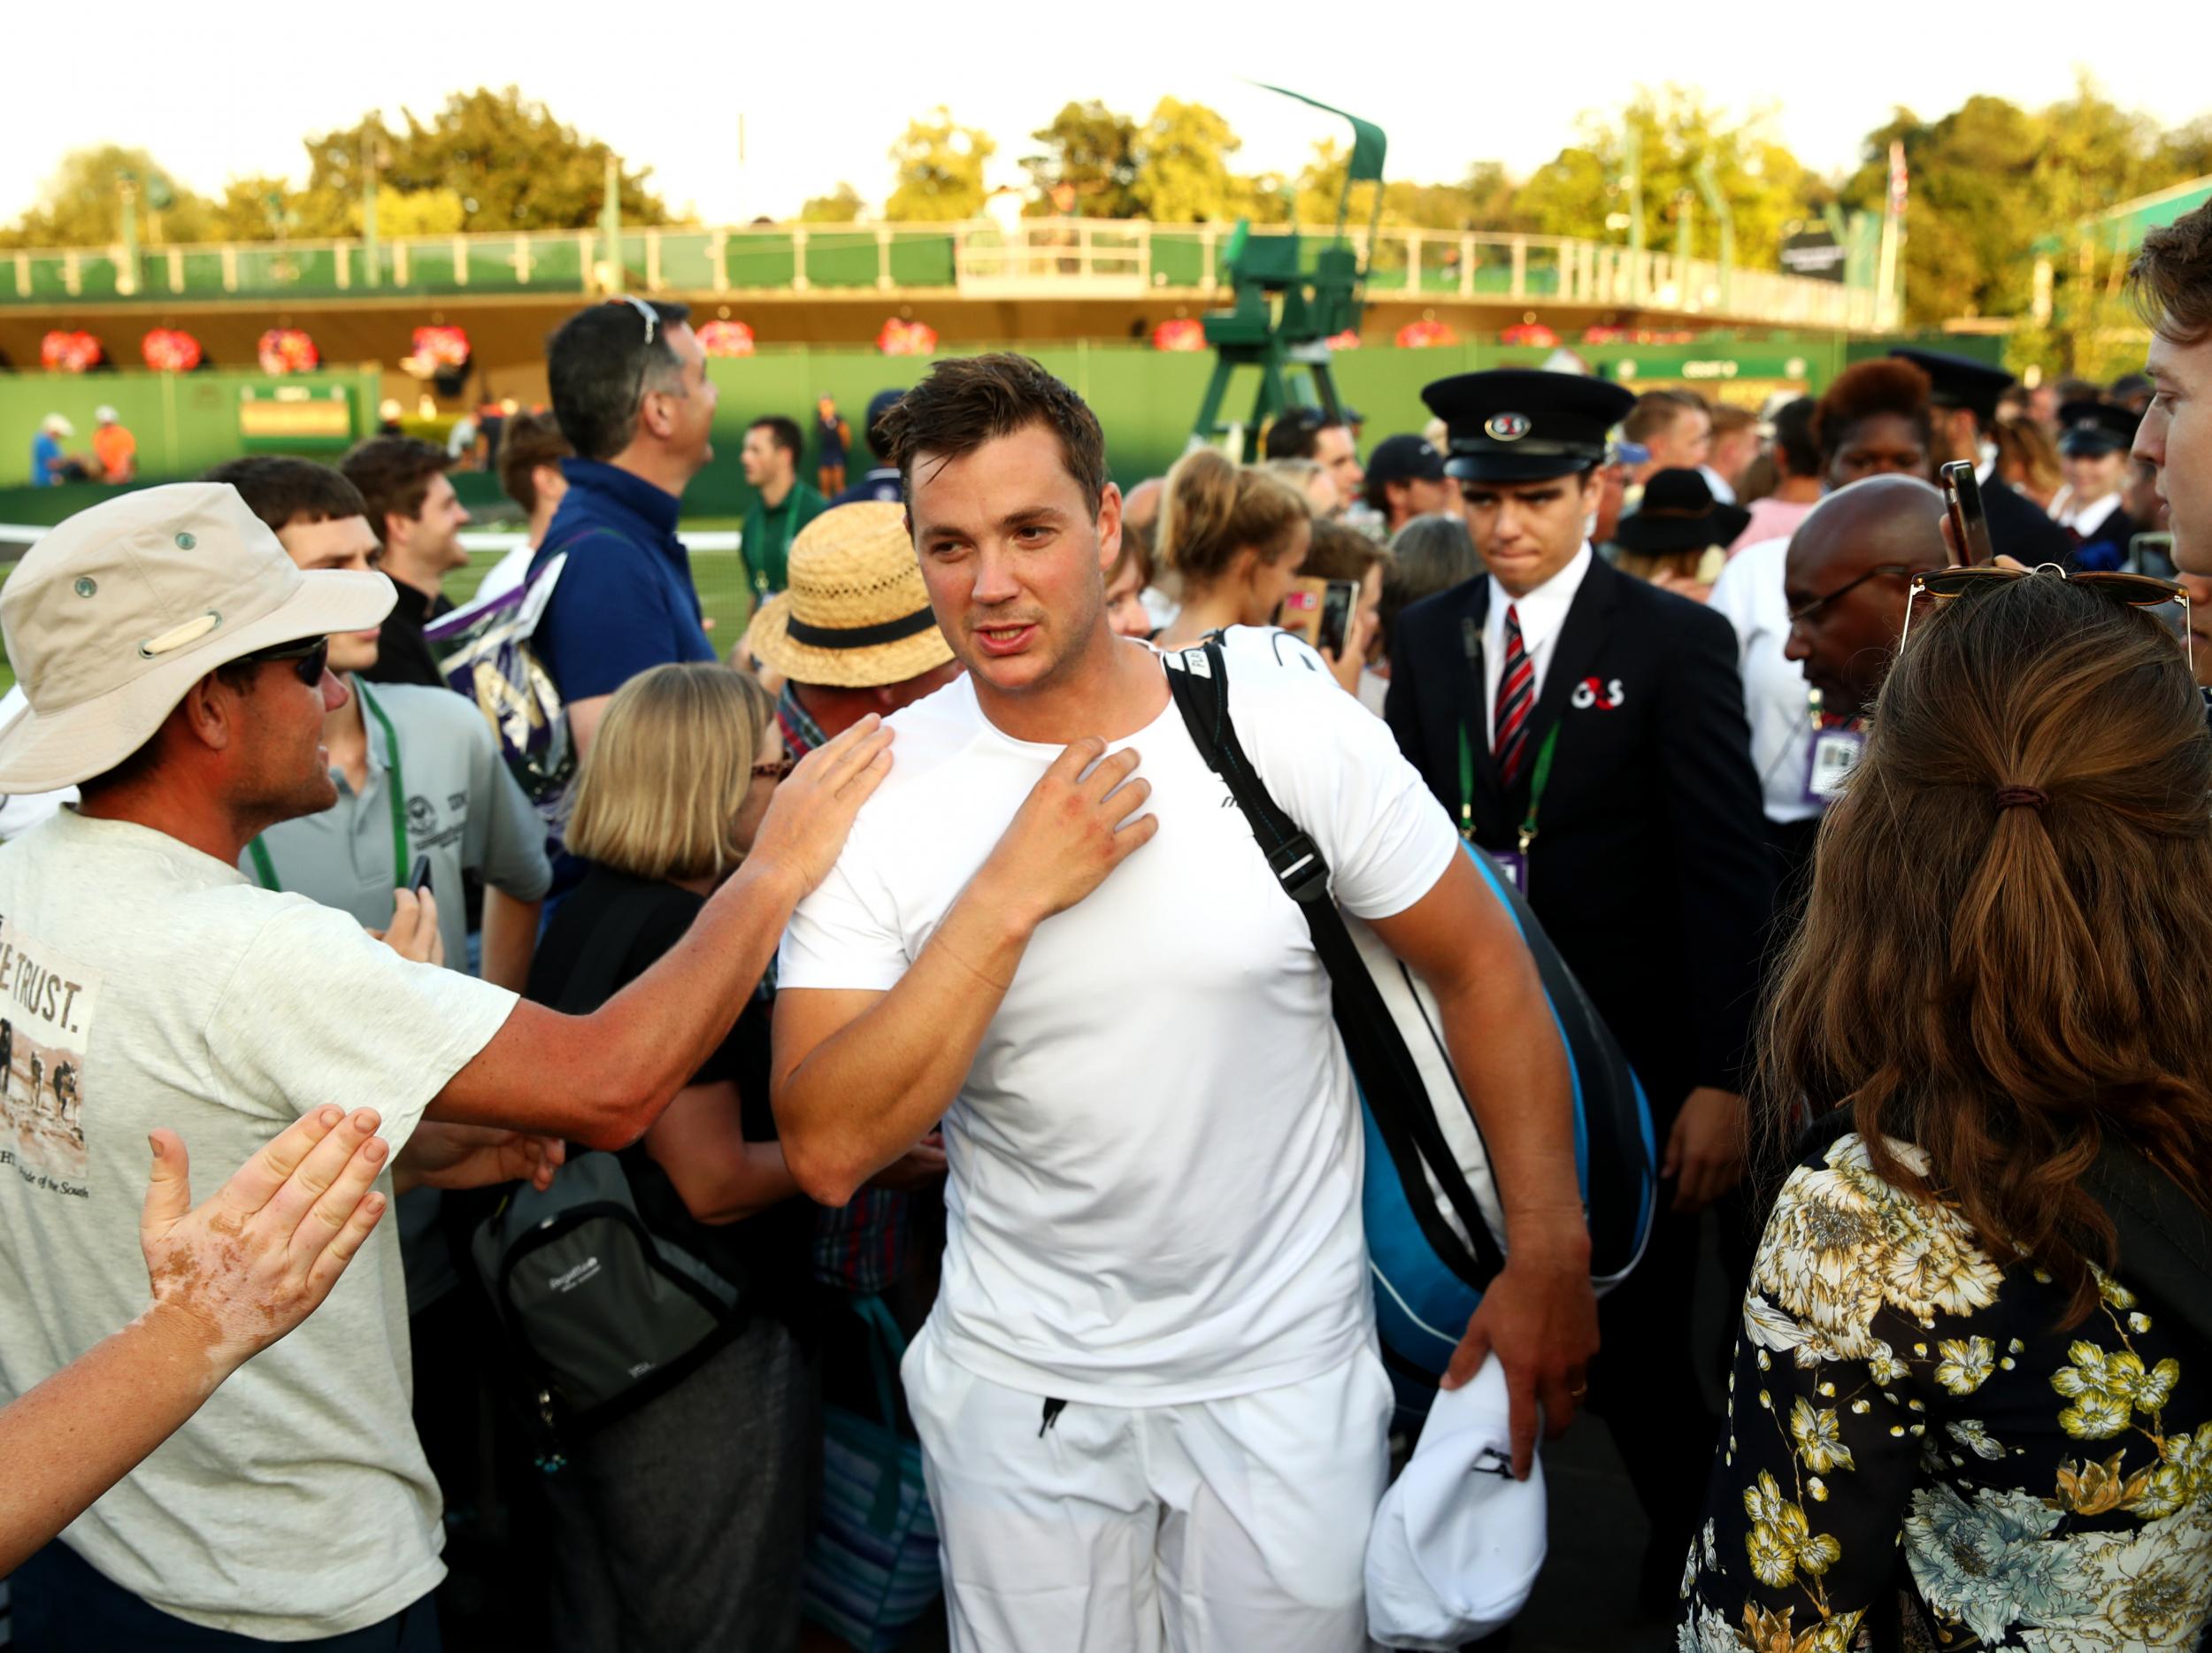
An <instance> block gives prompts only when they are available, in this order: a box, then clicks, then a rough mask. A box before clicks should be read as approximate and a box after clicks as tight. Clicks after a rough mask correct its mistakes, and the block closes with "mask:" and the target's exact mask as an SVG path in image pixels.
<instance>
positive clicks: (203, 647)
mask: <svg viewBox="0 0 2212 1653" xmlns="http://www.w3.org/2000/svg"><path fill="white" fill-rule="evenodd" d="M392 598H393V591H392V582H391V581H390V580H388V579H386V578H385V577H384V576H383V575H382V574H376V573H360V572H357V571H354V570H347V569H331V570H326V571H324V572H321V573H302V572H301V570H300V568H299V566H298V565H297V564H296V563H294V562H293V561H292V559H291V557H288V555H286V553H285V550H284V547H283V546H281V545H280V544H279V543H278V542H277V537H276V535H275V534H272V533H270V532H269V530H268V529H267V528H266V527H264V526H263V525H262V522H261V519H259V518H258V517H257V516H255V515H254V514H253V512H252V511H249V510H247V509H246V502H245V501H244V500H243V499H241V498H240V497H239V496H238V490H237V489H236V488H233V487H231V486H230V484H229V483H227V482H173V483H171V484H170V485H169V486H167V487H165V488H144V489H142V490H141V491H140V492H138V493H135V494H125V495H123V496H120V497H119V498H116V499H111V500H108V501H106V502H105V503H104V504H97V505H94V506H91V507H90V508H88V509H87V510H84V511H79V512H78V513H77V514H76V515H75V516H73V517H72V518H70V519H68V520H67V521H65V522H64V523H63V524H62V525H61V526H60V527H58V528H55V529H54V530H52V531H51V532H50V533H49V534H46V535H45V536H44V537H43V538H42V539H41V540H40V541H39V542H37V543H36V544H35V545H34V546H32V547H31V549H30V550H28V551H27V552H26V553H25V554H24V557H23V560H22V561H21V562H19V563H18V564H17V565H16V569H15V572H14V573H12V574H11V575H9V576H8V583H7V585H6V587H5V588H4V589H0V634H4V635H5V638H6V642H7V650H8V659H9V661H10V662H11V663H12V665H14V666H15V669H16V671H17V673H19V676H20V678H21V680H22V687H23V692H24V696H25V697H26V699H27V701H28V704H27V706H26V707H25V708H24V710H23V711H21V712H19V714H17V715H16V716H15V717H14V718H12V719H9V720H8V721H7V722H6V723H5V724H0V792H46V791H50V790H52V789H54V788H58V787H65V786H72V785H74V784H75V783H76V782H78V781H80V780H86V779H87V778H88V777H90V776H93V775H99V774H105V773H107V772H108V771H109V770H111V769H112V768H114V767H115V766H116V765H118V764H119V763H121V762H122V761H123V760H124V759H125V758H126V757H129V756H130V755H131V754H132V753H133V752H134V751H136V750H138V749H139V748H140V747H142V746H143V745H144V744H145V743H146V742H148V741H149V740H150V739H151V738H152V737H153V734H154V732H155V731H156V730H157V729H158V728H160V727H161V726H162V723H163V722H164V720H165V719H167V718H168V716H169V714H170V712H172V711H174V710H175V709H176V707H177V705H178V703H180V702H181V701H182V700H183V699H184V697H185V696H186V695H188V694H189V693H190V692H191V689H192V686H193V685H194V684H195V683H196V682H198V681H199V680H201V679H202V678H203V677H205V676H206V675H207V674H208V673H210V672H212V671H213V670H214V669H215V668H216V667H217V666H219V665H227V663H228V662H230V661H233V660H235V659H238V658H239V657H242V656H243V655H249V654H253V653H256V652H257V651H259V650H264V649H273V648H276V647H278V646H279V645H280V644H284V643H293V642H305V641H306V640H307V639H309V638H311V637H322V636H327V635H328V634H330V633H332V632H345V631H366V630H367V629H368V628H369V627H372V626H374V625H376V624H377V623H378V622H379V621H380V620H381V619H383V618H384V616H385V615H386V614H388V613H389V612H390V611H391V607H392Z"/></svg>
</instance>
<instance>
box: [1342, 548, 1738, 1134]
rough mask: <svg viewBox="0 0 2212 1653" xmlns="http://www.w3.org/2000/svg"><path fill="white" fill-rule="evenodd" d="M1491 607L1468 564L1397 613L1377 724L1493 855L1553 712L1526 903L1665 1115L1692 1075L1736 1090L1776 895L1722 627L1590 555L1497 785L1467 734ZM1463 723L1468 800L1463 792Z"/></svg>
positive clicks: (1730, 637)
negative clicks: (1524, 732) (1384, 725)
mask: <svg viewBox="0 0 2212 1653" xmlns="http://www.w3.org/2000/svg"><path fill="white" fill-rule="evenodd" d="M1489 603H1490V581H1489V578H1488V576H1487V575H1483V576H1479V577H1478V578H1476V579H1474V580H1469V581H1468V582H1467V583H1466V584H1464V585H1462V586H1455V587H1454V588H1452V589H1451V590H1449V591H1445V592H1441V593H1440V594H1439V595H1437V596H1433V597H1429V598H1427V599H1425V600H1424V601H1422V602H1419V603H1417V604H1413V606H1411V607H1410V608H1409V609H1407V610H1406V611H1404V613H1402V615H1400V616H1399V618H1398V623H1397V627H1396V631H1395V635H1394V640H1393V645H1392V649H1391V663H1390V696H1389V701H1388V709H1387V712H1386V715H1387V717H1388V719H1389V722H1390V727H1391V731H1392V733H1393V734H1395V735H1396V736H1397V739H1398V745H1399V749H1400V750H1402V751H1403V752H1404V753H1405V755H1406V757H1407V758H1408V759H1409V761H1410V762H1411V763H1412V764H1413V765H1414V766H1415V767H1416V768H1417V769H1418V770H1420V772H1421V773H1422V774H1423V775H1424V776H1425V778H1426V779H1427V780H1428V783H1429V788H1430V789H1431V790H1432V791H1433V792H1434V793H1435V794H1436V796H1437V797H1438V798H1439V799H1440V800H1441V801H1442V803H1443V804H1444V806H1445V808H1446V809H1448V811H1451V815H1452V819H1454V820H1455V821H1457V820H1460V819H1462V811H1463V807H1465V808H1468V809H1470V810H1471V815H1472V822H1473V827H1474V834H1473V835H1474V838H1475V842H1477V843H1479V844H1480V845H1481V846H1482V847H1483V848H1485V849H1486V850H1510V849H1512V848H1513V847H1514V843H1515V840H1516V836H1517V830H1518V827H1519V826H1520V824H1521V820H1522V818H1523V816H1524V814H1525V811H1526V810H1527V807H1528V791H1529V783H1530V779H1531V777H1532V773H1533V771H1534V769H1535V767H1536V763H1535V756H1534V755H1535V753H1536V752H1537V750H1538V749H1539V747H1540V744H1541V742H1543V740H1544V738H1545V734H1546V732H1547V731H1548V730H1549V729H1550V728H1551V727H1553V726H1554V725H1555V724H1556V725H1557V726H1558V727H1559V744H1558V747H1557V749H1556V750H1555V754H1554V757H1553V764H1552V770H1551V774H1550V778H1549V780H1548V784H1547V786H1546V788H1545V792H1544V796H1543V799H1542V803H1541V807H1540V819H1539V820H1538V823H1537V826H1538V831H1537V834H1536V837H1535V840H1534V842H1533V843H1532V846H1531V850H1530V862H1531V865H1530V868H1529V901H1530V904H1531V905H1532V906H1533V907H1534V908H1535V910H1536V915H1537V917H1538V918H1539V919H1541V920H1542V922H1543V925H1544V928H1545V929H1546V930H1547V931H1548V932H1549V934H1550V935H1551V938H1552V941H1553V942H1555V944H1556V945H1557V947H1558V949H1559V951H1560V953H1561V956H1562V957H1564V958H1565V960H1566V961H1567V963H1568V965H1570V966H1571V967H1572V969H1573V970H1574V972H1575V973H1576V975H1577V976H1578V977H1579V978H1580V980H1581V981H1582V985H1583V988H1585V990H1586V991H1587V992H1588V994H1589V996H1590V998H1591V1001H1592V1003H1594V1004H1595V1005H1596V1007H1597V1009H1598V1011H1599V1012H1600V1014H1601V1015H1602V1016H1603V1017H1604V1018H1605V1019H1606V1022H1607V1024H1608V1025H1609V1026H1610V1027H1611V1028H1612V1030H1613V1033H1614V1036H1615V1037H1616V1038H1617V1039H1618V1040H1619V1041H1620V1042H1621V1047H1622V1049H1623V1050H1624V1052H1625V1053H1626V1054H1627V1056H1628V1058H1629V1060H1630V1061H1631V1062H1632V1063H1633V1064H1634V1065H1635V1067H1636V1071H1637V1073H1639V1075H1640V1077H1641V1078H1642V1079H1643V1081H1644V1085H1645V1088H1646V1089H1647V1091H1648V1092H1649V1093H1650V1096H1651V1103H1652V1111H1653V1112H1654V1114H1655V1116H1656V1117H1657V1119H1659V1120H1660V1121H1662V1123H1663V1122H1664V1121H1666V1120H1668V1119H1671V1117H1672V1116H1673V1114H1674V1112H1675V1111H1676V1109H1677V1108H1678V1107H1679V1106H1680V1104H1681V1102H1682V1098H1683V1097H1684V1096H1686V1095H1687V1094H1688V1093H1689V1092H1690V1091H1691V1090H1692V1089H1694V1088H1696V1087H1697V1086H1700V1085H1713V1086H1717V1087H1719V1088H1722V1089H1724V1090H1733V1091H1740V1090H1742V1089H1743V1088H1744V1081H1745V1070H1746V1065H1747V1058H1748V1055H1749V1046H1750V1029H1751V1021H1752V1018H1753V1015H1754V1013H1755V1000H1756V996H1757V987H1758V979H1759V971H1760V963H1761V959H1760V953H1761V945H1762V940H1763V931H1764V926H1766V924H1767V921H1768V916H1769V913H1770V908H1771V905H1772V902H1773V894H1774V868H1773V864H1772V859H1771V857H1770V853H1769V851H1768V850H1767V848H1766V846H1765V843H1764V842H1763V839H1762V837H1761V834H1760V826H1761V822H1762V820H1763V811H1762V809H1761V804H1760V792H1759V780H1758V776H1757V774H1756V773H1755V771H1754V770H1753V768H1752V765H1751V733H1750V726H1749V725H1748V724H1747V722H1746V720H1745V718H1744V703H1743V684H1742V680H1741V679H1740V677H1739V675H1738V673H1737V669H1736V638H1735V634H1734V632H1733V631H1732V630H1731V629H1730V627H1729V625H1728V622H1727V621H1726V620H1725V619H1723V618H1722V617H1721V616H1719V615H1718V614H1716V613H1714V612H1712V611H1710V610H1709V609H1707V608H1705V607H1703V606H1702V605H1701V604H1696V603H1693V602H1691V601H1689V600H1688V599H1687V598H1685V597H1679V596H1674V595H1673V594H1672V593H1671V592H1665V591H1662V590H1660V589H1658V588H1656V587H1655V586H1652V585H1648V584H1647V583H1646V582H1645V581H1643V580H1637V579H1634V578H1632V576H1630V575H1628V574H1624V573H1621V572H1620V571H1618V570H1617V569H1616V568H1614V567H1612V566H1611V565H1609V564H1607V563H1606V562H1605V561H1603V560H1602V559H1599V560H1597V561H1595V562H1594V563H1593V564H1592V565H1591V568H1590V571H1589V573H1588V574H1587V575H1586V577H1585V578H1584V580H1583V582H1582V586H1581V588H1580V589H1579V590H1578V591H1577V592H1576V594H1575V600H1574V604H1573V606H1572V607H1571V609H1570V610H1569V611H1568V613H1567V619H1566V622H1565V624H1564V625H1563V627H1561V629H1560V633H1559V635H1558V639H1557V641H1556V642H1555V645H1554V649H1553V653H1552V657H1551V660H1550V664H1549V665H1548V667H1547V668H1546V670H1545V674H1544V685H1543V690H1542V692H1541V694H1540V695H1539V696H1538V697H1537V701H1536V706H1535V710H1534V712H1533V714H1532V722H1531V724H1530V726H1529V727H1530V737H1529V738H1530V742H1531V744H1530V747H1529V751H1530V754H1531V757H1530V761H1529V763H1528V764H1527V765H1526V766H1525V769H1524V770H1523V773H1522V775H1521V776H1520V778H1519V780H1518V781H1517V784H1516V786H1515V787H1514V788H1513V789H1512V791H1511V793H1510V794H1509V793H1508V791H1507V789H1506V788H1505V787H1504V785H1503V784H1502V779H1501V777H1500V774H1499V773H1498V767H1497V764H1496V762H1495V760H1494V759H1493V758H1492V757H1491V756H1490V753H1489V750H1488V746H1487V742H1486V740H1485V738H1484V727H1485V724H1484V716H1483V707H1482V697H1483V672H1482V664H1481V660H1480V657H1479V650H1480V646H1481V645H1480V641H1479V640H1480V638H1481V636H1482V629H1483V622H1484V619H1485V617H1486V613H1487V612H1488V609H1489ZM1470 627H1471V630H1470V629H1469V628H1470ZM1470 645H1472V646H1470ZM1471 655H1472V656H1473V657H1471ZM1462 727H1465V728H1466V729H1468V730H1469V731H1470V732H1471V741H1470V746H1471V750H1472V754H1473V760H1474V761H1473V776H1474V784H1473V788H1472V796H1471V798H1463V796H1462V793H1461V787H1460V762H1459V750H1460V747H1459V736H1460V730H1461V728H1462Z"/></svg>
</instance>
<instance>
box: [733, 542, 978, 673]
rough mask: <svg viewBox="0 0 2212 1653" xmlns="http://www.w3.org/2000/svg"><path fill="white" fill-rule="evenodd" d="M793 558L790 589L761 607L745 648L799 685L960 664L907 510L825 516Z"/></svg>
mask: <svg viewBox="0 0 2212 1653" xmlns="http://www.w3.org/2000/svg"><path fill="white" fill-rule="evenodd" d="M788 562H789V575H788V577H789V580H790V582H791V583H790V587H789V588H788V589H787V590H785V591H784V592H782V593H781V594H780V595H779V596H773V597H771V598H770V599H769V600H768V601H767V602H766V603H764V604H762V605H761V607H760V611H759V612H757V613H756V614H755V615H754V616H753V623H752V624H751V626H749V627H747V628H746V632H745V646H746V647H747V648H748V649H749V650H752V651H753V653H754V654H756V655H757V656H758V657H760V658H761V659H762V660H763V661H764V662H765V663H766V664H767V665H772V666H773V667H774V668H775V669H776V670H777V671H779V672H780V673H783V674H784V675H785V676H786V677H787V678H789V679H790V680H792V681H793V682H795V683H818V684H820V685H822V686H823V687H824V688H883V687H885V686H886V685H887V684H891V683H903V682H905V681H906V680H908V679H909V678H913V677H919V676H921V674H922V673H925V672H932V671H934V670H936V668H937V667H939V666H941V665H944V664H945V662H946V661H948V660H949V659H951V658H952V645H951V644H950V643H949V642H946V641H945V634H944V633H943V632H941V631H940V630H938V629H937V617H936V616H935V615H934V614H933V613H931V612H930V610H929V591H928V588H926V587H925V586H924V585H923V584H922V570H921V565H919V564H918V563H917V562H916V561H915V560H914V542H912V541H911V540H910V539H908V538H907V534H906V508H905V507H904V506H903V505H898V504H891V503H889V502H888V501H883V500H867V501H864V502H863V503H862V504H856V505H839V506H837V507H836V508H835V509H834V510H831V511H824V512H823V513H822V514H821V515H820V516H818V517H817V518H815V519H814V520H813V521H811V522H810V523H808V524H807V525H806V527H803V528H802V529H800V530H799V534H798V537H797V538H796V539H795V540H793V541H792V542H791V554H790V557H789V558H788Z"/></svg>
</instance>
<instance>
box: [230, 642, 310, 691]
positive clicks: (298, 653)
mask: <svg viewBox="0 0 2212 1653" xmlns="http://www.w3.org/2000/svg"><path fill="white" fill-rule="evenodd" d="M246 658H247V659H248V660H250V661H254V662H260V661H263V660H289V661H290V662H291V663H292V672H293V674H294V675H295V676H296V677H297V678H298V679H299V680H300V681H301V682H303V683H304V684H306V685H307V687H308V688H314V687H315V686H316V685H317V684H318V683H319V682H321V681H322V680H323V671H324V669H325V668H326V666H328V665H329V664H330V639H329V638H327V637H307V638H303V639H302V640H301V641H300V642H287V643H280V644H278V645H277V646H276V647H275V648H273V649H257V650H254V651H253V653H251V654H250V655H247V656H246Z"/></svg>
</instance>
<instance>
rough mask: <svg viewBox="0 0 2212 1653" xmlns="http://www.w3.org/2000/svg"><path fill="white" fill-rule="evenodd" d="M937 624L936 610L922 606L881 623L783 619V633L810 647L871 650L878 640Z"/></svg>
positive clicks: (894, 639)
mask: <svg viewBox="0 0 2212 1653" xmlns="http://www.w3.org/2000/svg"><path fill="white" fill-rule="evenodd" d="M936 623H937V616H936V614H935V612H934V611H932V610H929V609H919V610H917V611H915V612H914V613H911V614H906V615H902V616H901V617H900V618H899V619H895V620H885V621H884V622H883V623H882V624H880V625H878V626H855V627H842V626H838V627H831V626H810V625H808V624H807V623H806V622H805V621H804V620H803V619H787V620H786V621H785V622H784V634H785V635H786V636H787V637H789V638H790V639H791V641H792V642H797V643H804V644H805V645H806V646H807V647H808V648H810V649H872V648H874V647H876V646H877V645H878V644H879V643H887V642H905V641H906V639H908V638H909V637H913V636H918V635H919V634H921V633H923V632H926V631H927V630H928V629H929V628H930V627H932V626H934V625H935V624H936Z"/></svg>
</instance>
